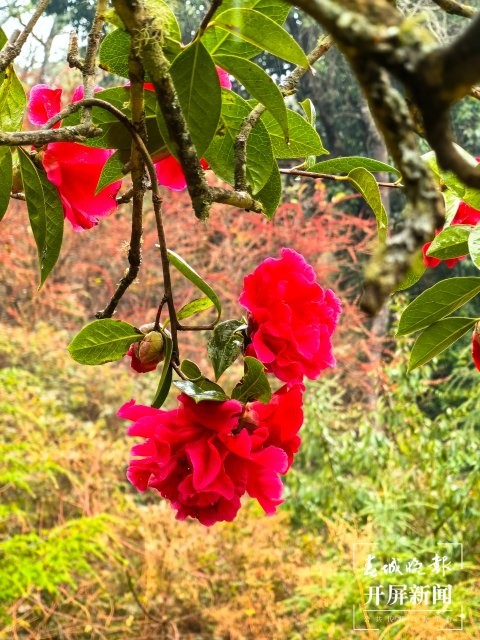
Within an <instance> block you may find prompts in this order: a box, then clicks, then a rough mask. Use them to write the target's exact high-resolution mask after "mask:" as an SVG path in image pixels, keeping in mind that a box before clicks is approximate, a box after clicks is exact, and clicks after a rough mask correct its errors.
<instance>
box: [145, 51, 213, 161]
mask: <svg viewBox="0 0 480 640" xmlns="http://www.w3.org/2000/svg"><path fill="white" fill-rule="evenodd" d="M170 75H171V76H172V80H173V83H174V85H175V89H176V91H177V96H178V100H179V102H180V106H181V107H182V112H183V115H184V117H185V120H186V122H187V125H188V128H189V131H190V135H191V136H192V140H193V143H194V145H195V148H196V150H197V153H198V154H199V155H203V153H204V152H205V151H206V150H207V148H208V145H209V144H210V142H211V141H212V139H213V136H214V135H215V132H216V130H217V126H218V121H219V119H220V112H221V109H222V94H221V88H220V84H219V82H218V75H217V70H216V69H215V64H214V62H213V60H212V58H211V56H210V54H209V53H208V51H207V50H206V49H205V47H204V46H203V44H202V43H201V41H200V40H195V41H194V42H192V44H191V45H189V46H188V47H186V48H185V49H183V51H182V52H181V53H180V54H179V55H178V56H177V57H176V58H175V60H174V62H173V64H172V66H171V67H170ZM157 122H158V127H159V129H160V132H161V133H162V135H163V138H164V139H165V140H166V141H167V145H168V146H169V150H170V153H171V154H172V155H176V147H175V146H174V145H170V144H169V135H168V131H167V129H166V125H165V121H164V119H163V115H162V112H161V110H160V108H158V109H157Z"/></svg>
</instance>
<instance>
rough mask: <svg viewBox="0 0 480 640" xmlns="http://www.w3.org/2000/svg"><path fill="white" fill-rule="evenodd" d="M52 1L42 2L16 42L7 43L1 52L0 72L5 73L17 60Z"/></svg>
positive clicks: (42, 0)
mask: <svg viewBox="0 0 480 640" xmlns="http://www.w3.org/2000/svg"><path fill="white" fill-rule="evenodd" d="M49 2H50V0H40V2H39V3H38V6H37V8H36V9H35V11H34V12H33V15H32V17H31V18H30V20H29V21H28V22H27V24H26V26H25V29H24V30H23V31H22V32H21V33H20V35H19V36H18V37H17V38H16V39H15V42H7V44H6V45H5V46H4V48H3V49H2V51H1V52H0V71H5V69H6V68H7V67H8V65H9V64H11V63H12V62H13V61H14V60H15V58H16V57H17V56H18V55H19V53H20V51H21V50H22V47H23V45H24V44H25V42H26V40H27V38H28V36H29V35H30V34H31V32H32V30H33V28H34V27H35V25H36V24H37V22H38V20H39V19H40V18H41V16H42V14H43V12H44V10H45V9H46V8H47V6H48V4H49Z"/></svg>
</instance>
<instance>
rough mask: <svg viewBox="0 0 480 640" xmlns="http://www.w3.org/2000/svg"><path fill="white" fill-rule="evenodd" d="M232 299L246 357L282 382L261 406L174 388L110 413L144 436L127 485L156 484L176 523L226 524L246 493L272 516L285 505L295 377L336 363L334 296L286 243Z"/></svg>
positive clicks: (293, 439)
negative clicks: (244, 326) (164, 397)
mask: <svg viewBox="0 0 480 640" xmlns="http://www.w3.org/2000/svg"><path fill="white" fill-rule="evenodd" d="M240 302H241V304H242V305H243V306H244V307H245V308H246V309H247V310H248V312H249V314H248V315H249V319H248V327H249V328H248V330H247V337H246V342H247V348H246V350H245V354H246V355H253V354H254V355H255V357H256V358H257V359H258V360H260V362H262V363H264V364H265V365H266V369H267V371H269V372H271V373H273V374H274V375H276V376H277V378H279V379H280V380H282V381H283V382H285V383H286V384H285V385H284V386H283V387H281V388H280V389H279V390H278V391H276V392H275V393H273V394H272V395H271V398H270V400H269V401H268V402H267V403H262V402H259V401H254V402H246V403H243V402H239V401H238V400H235V399H227V400H224V401H220V402H219V401H211V400H203V401H201V402H198V403H196V402H195V400H194V399H192V398H191V397H189V396H188V395H186V394H185V393H182V394H181V395H180V396H179V397H178V407H177V408H176V409H172V410H170V411H165V410H161V409H156V408H153V407H147V406H143V405H137V404H135V401H133V400H132V401H131V402H128V403H126V404H125V405H123V406H122V407H121V409H120V410H119V412H118V415H119V417H121V418H125V419H127V420H131V421H132V422H133V424H132V425H131V426H130V428H129V429H128V432H127V433H128V434H129V435H132V436H138V437H141V438H144V442H143V443H141V444H138V445H136V446H134V447H133V448H132V451H131V454H132V460H131V461H130V464H129V467H128V472H127V477H128V479H129V481H130V482H131V483H132V484H133V485H134V486H135V487H136V488H137V489H138V490H139V491H145V490H146V489H147V488H154V489H156V490H157V491H158V492H159V493H160V495H161V496H163V497H164V498H166V499H167V500H169V501H170V502H171V504H172V506H173V508H174V509H175V510H176V512H177V518H178V519H180V520H183V519H185V518H186V517H188V516H190V517H192V518H196V519H197V520H199V522H201V523H202V524H204V525H212V524H214V523H215V522H219V521H231V520H233V518H235V516H236V514H237V512H238V510H239V508H240V498H241V497H242V496H243V495H244V494H248V495H249V496H251V497H252V498H255V499H256V500H258V502H259V504H260V505H261V506H262V508H263V509H264V511H265V512H266V513H267V514H272V513H274V512H275V510H276V508H277V506H278V505H279V504H281V503H282V502H283V499H282V489H283V486H282V482H281V479H280V475H283V474H285V473H286V472H287V471H288V469H289V468H290V466H291V464H292V462H293V458H294V455H295V453H296V452H297V451H298V448H299V446H300V437H299V435H298V432H299V430H300V427H301V425H302V422H303V408H302V396H303V392H304V386H303V384H302V380H303V376H307V377H309V378H311V379H314V378H317V377H318V376H319V374H320V372H321V371H322V370H324V369H326V368H327V367H331V366H333V365H334V364H335V359H334V357H333V354H332V344H331V338H332V334H333V332H334V330H335V327H336V325H337V322H338V318H339V315H340V312H341V308H340V301H339V300H338V298H337V297H336V296H335V294H334V293H333V292H332V291H330V290H324V289H323V288H322V287H321V286H320V285H319V284H318V283H317V282H316V279H315V273H314V271H313V269H312V267H311V266H310V265H309V264H308V263H307V262H306V261H305V259H304V258H303V256H301V255H300V254H298V253H297V252H295V251H293V250H292V249H285V248H284V249H282V250H281V253H280V257H279V258H268V259H266V260H264V261H263V262H262V263H261V264H260V265H259V266H258V267H257V268H256V269H255V271H253V273H251V274H250V275H248V276H247V277H246V278H245V283H244V290H243V292H242V293H241V295H240ZM141 344H142V343H140V345H141ZM139 348H141V347H137V349H139ZM132 365H133V361H132Z"/></svg>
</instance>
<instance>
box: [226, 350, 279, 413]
mask: <svg viewBox="0 0 480 640" xmlns="http://www.w3.org/2000/svg"><path fill="white" fill-rule="evenodd" d="M271 397H272V390H271V389H270V384H269V382H268V378H267V376H266V375H265V366H264V365H263V364H262V363H261V362H260V361H259V360H257V359H256V358H251V357H250V356H246V357H245V375H244V376H243V378H242V380H241V381H240V382H239V383H238V384H237V385H236V386H235V388H234V389H233V392H232V398H235V400H239V401H240V402H252V401H253V400H259V401H260V402H264V403H267V402H269V401H270V398H271Z"/></svg>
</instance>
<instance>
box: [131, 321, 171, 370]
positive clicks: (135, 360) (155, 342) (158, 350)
mask: <svg viewBox="0 0 480 640" xmlns="http://www.w3.org/2000/svg"><path fill="white" fill-rule="evenodd" d="M127 355H129V356H130V357H131V358H132V362H131V367H132V369H134V370H135V371H137V372H138V373H147V372H148V371H154V370H155V369H156V368H157V364H158V363H159V362H161V361H162V360H163V358H164V357H165V352H164V339H163V336H162V334H161V333H160V332H159V331H150V332H149V333H147V334H146V335H145V337H144V338H143V340H142V341H141V342H134V343H133V344H132V345H131V346H130V349H129V350H128V354H127Z"/></svg>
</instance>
